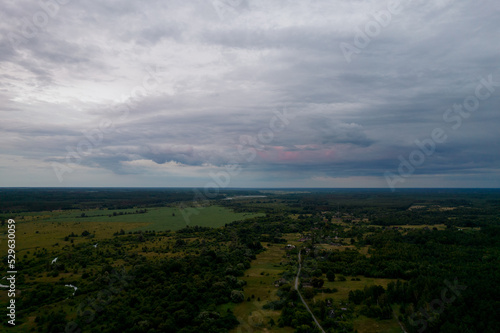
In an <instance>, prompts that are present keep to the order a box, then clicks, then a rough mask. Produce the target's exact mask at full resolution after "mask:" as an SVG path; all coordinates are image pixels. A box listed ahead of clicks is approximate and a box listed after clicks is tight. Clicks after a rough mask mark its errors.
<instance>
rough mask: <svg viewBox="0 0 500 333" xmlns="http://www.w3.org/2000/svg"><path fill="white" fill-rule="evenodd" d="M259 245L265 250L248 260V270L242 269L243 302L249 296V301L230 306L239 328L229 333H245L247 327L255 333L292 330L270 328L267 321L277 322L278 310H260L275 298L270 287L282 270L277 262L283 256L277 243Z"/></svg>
mask: <svg viewBox="0 0 500 333" xmlns="http://www.w3.org/2000/svg"><path fill="white" fill-rule="evenodd" d="M262 245H263V246H264V247H265V248H266V251H264V252H262V253H260V254H258V255H257V259H255V260H254V261H252V267H251V268H250V269H248V270H246V271H245V276H244V277H242V278H241V279H242V280H245V281H246V282H247V285H246V286H245V287H244V289H243V292H244V293H245V298H246V299H247V298H248V297H250V301H248V300H246V301H245V302H243V303H240V304H237V305H236V306H235V307H234V309H233V312H234V315H235V316H236V318H238V321H239V322H240V325H239V326H238V327H237V328H235V329H234V330H232V331H231V332H232V333H236V332H242V331H243V332H246V331H248V328H251V329H252V330H253V332H255V333H260V332H271V331H272V332H282V333H288V332H293V331H294V330H293V329H292V328H291V327H284V328H279V327H276V326H274V327H270V325H269V321H270V320H271V319H273V320H274V322H276V323H277V322H278V318H279V316H280V313H281V311H273V310H266V309H263V308H262V307H263V306H264V304H266V303H268V302H269V301H274V300H278V299H279V297H277V296H276V290H277V288H276V287H275V286H274V281H276V280H278V279H279V278H280V277H281V275H282V274H283V271H284V269H283V268H282V267H281V265H280V263H282V264H283V263H284V258H283V256H284V255H285V250H284V248H283V246H280V245H279V244H269V245H271V246H265V244H262Z"/></svg>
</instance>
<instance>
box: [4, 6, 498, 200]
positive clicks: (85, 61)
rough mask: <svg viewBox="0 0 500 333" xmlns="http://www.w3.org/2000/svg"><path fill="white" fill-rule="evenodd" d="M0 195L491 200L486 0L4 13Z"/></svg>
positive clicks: (494, 129) (491, 58) (490, 51)
mask: <svg viewBox="0 0 500 333" xmlns="http://www.w3.org/2000/svg"><path fill="white" fill-rule="evenodd" d="M1 3H2V5H1V8H2V9H1V11H0V142H1V144H0V186H2V187H16V186H22V187H39V186H43V187H49V186H50V187H52V186H54V187H76V186H92V187H93V186H106V187H114V186H126V187H135V186H138V187H180V186H182V187H184V186H185V187H205V188H216V189H217V188H223V187H344V188H345V187H361V188H365V187H379V188H387V189H390V190H394V189H397V188H408V187H409V188H411V187H477V188H479V187H500V154H499V151H500V149H499V148H500V147H499V143H500V131H499V129H498V127H499V125H500V109H499V105H500V66H499V65H500V62H499V61H500V43H498V36H499V35H498V34H499V31H500V6H499V5H498V1H497V0H484V1H465V0H463V1H458V0H456V1H454V0H435V1H423V0H400V1H398V0H390V1H381V0H377V1H368V0H367V1H362V0H357V1H352V0H349V1H347V0H335V1H333V0H332V1H326V0H323V1H320V0H300V1H299V0H296V1H293V0H290V1H282V0H273V1H269V0H192V1H185V0H169V1H159V0H153V1H125V0H121V1H117V0H109V1H97V0H87V1H75V0H73V1H70V0H42V1H40V2H39V1H28V0H15V1H14V0H2V1H1Z"/></svg>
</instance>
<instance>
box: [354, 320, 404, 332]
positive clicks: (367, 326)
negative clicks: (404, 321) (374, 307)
mask: <svg viewBox="0 0 500 333" xmlns="http://www.w3.org/2000/svg"><path fill="white" fill-rule="evenodd" d="M353 325H354V329H355V330H357V331H358V332H359V333H380V332H384V333H400V332H402V330H401V326H399V324H398V322H397V320H395V319H394V320H377V319H373V318H368V317H365V316H359V317H358V318H356V319H354V321H353Z"/></svg>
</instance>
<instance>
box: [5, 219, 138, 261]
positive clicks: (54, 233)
mask: <svg viewBox="0 0 500 333" xmlns="http://www.w3.org/2000/svg"><path fill="white" fill-rule="evenodd" d="M145 225H147V223H144V222H142V223H137V222H136V223H123V222H113V223H109V222H90V221H84V220H83V219H82V220H81V221H78V222H48V221H33V222H27V223H16V229H17V231H16V252H17V253H18V254H19V255H23V254H24V253H25V251H27V250H28V251H29V250H31V249H35V248H46V249H47V250H49V251H50V250H51V249H54V250H60V249H61V248H62V247H63V246H65V245H70V242H69V241H65V240H64V238H65V237H66V236H68V235H70V234H71V233H74V234H75V235H81V234H82V232H84V231H85V230H86V231H88V232H90V233H92V234H94V235H95V237H94V239H95V241H96V242H99V240H101V239H108V238H112V237H113V234H114V233H115V232H117V231H120V229H123V230H124V231H125V232H128V231H131V230H135V229H137V228H141V227H143V226H145ZM4 229H5V230H4ZM6 231H7V227H3V228H2V229H1V231H0V232H1V233H2V234H1V235H0V244H2V245H1V246H2V249H3V247H4V246H5V247H6V244H7V235H6V234H5V232H6ZM72 239H73V242H74V244H75V245H76V244H79V243H81V242H88V241H89V240H88V239H87V238H85V237H72ZM32 252H33V251H31V253H32Z"/></svg>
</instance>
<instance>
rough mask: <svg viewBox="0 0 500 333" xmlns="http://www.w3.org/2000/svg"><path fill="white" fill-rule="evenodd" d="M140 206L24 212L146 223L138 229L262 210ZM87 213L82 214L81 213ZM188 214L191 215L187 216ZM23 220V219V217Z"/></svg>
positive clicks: (55, 218)
mask: <svg viewBox="0 0 500 333" xmlns="http://www.w3.org/2000/svg"><path fill="white" fill-rule="evenodd" d="M136 210H137V209H121V210H104V209H103V210H98V209H94V210H83V211H82V210H72V211H67V212H50V213H49V212H42V213H40V214H39V215H38V216H37V215H25V219H26V220H28V219H30V220H39V221H44V222H77V221H78V222H122V223H123V222H126V223H130V222H133V223H147V225H143V226H140V227H138V228H137V230H156V231H164V230H179V229H182V228H185V227H187V226H191V227H192V226H196V225H197V226H201V227H214V228H217V227H221V226H224V225H225V224H226V223H230V222H233V221H237V220H243V219H247V218H251V217H256V216H262V214H252V213H235V212H233V211H232V210H231V209H228V208H225V207H219V206H209V207H200V208H196V209H194V208H187V209H186V210H184V211H183V210H182V209H181V208H179V207H155V208H147V213H142V214H137V213H136ZM82 213H83V214H85V215H86V216H87V217H81V214H82ZM185 216H188V218H187V219H186V218H185ZM21 221H23V220H21Z"/></svg>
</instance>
